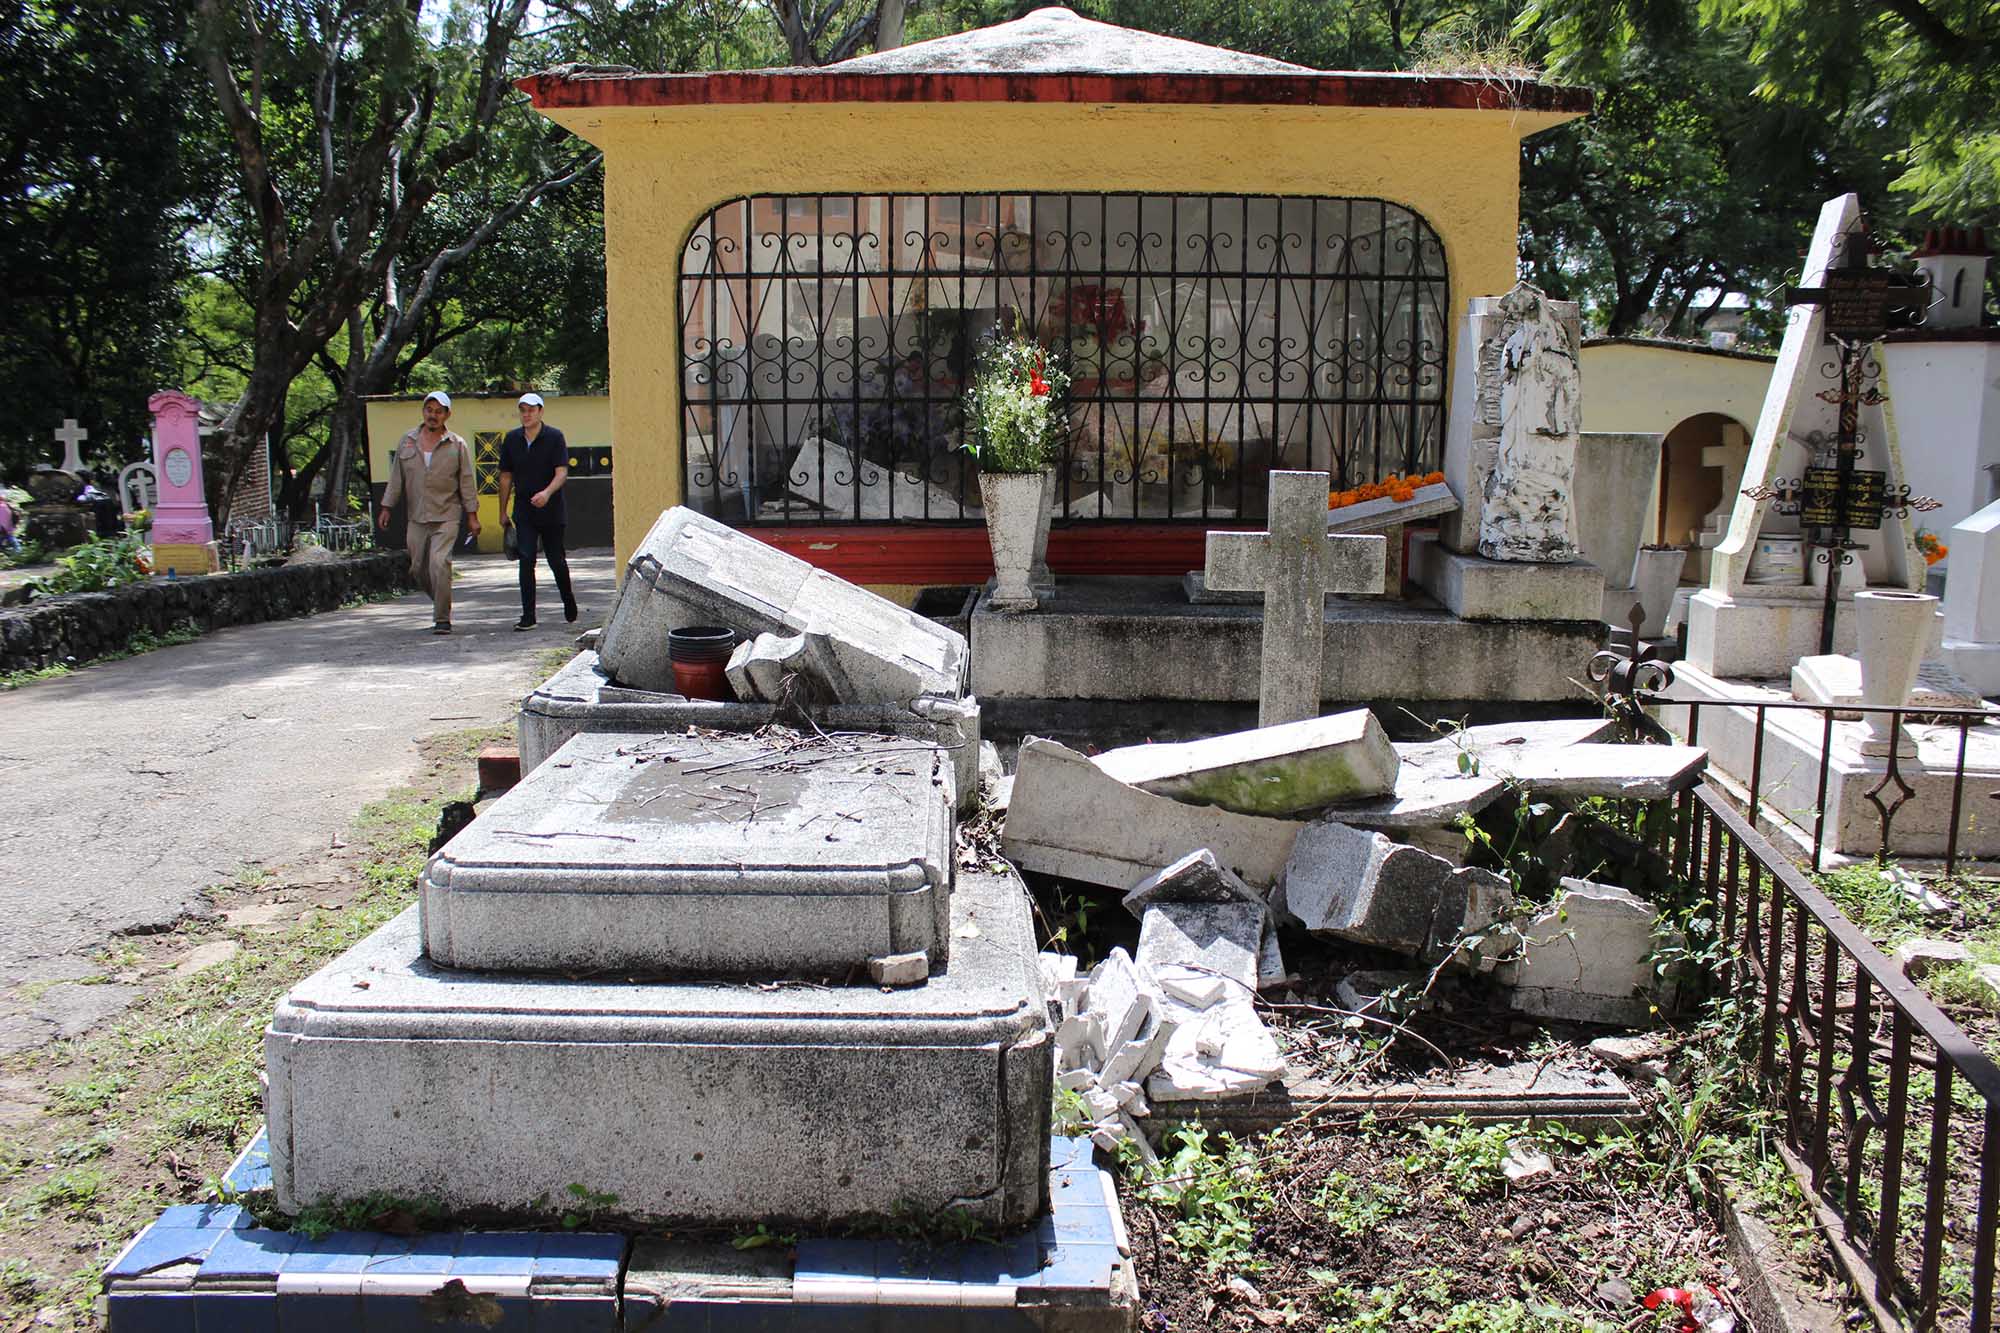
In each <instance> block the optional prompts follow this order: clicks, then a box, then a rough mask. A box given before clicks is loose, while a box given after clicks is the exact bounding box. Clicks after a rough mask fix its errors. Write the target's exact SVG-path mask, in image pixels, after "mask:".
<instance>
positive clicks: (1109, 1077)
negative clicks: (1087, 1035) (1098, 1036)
mask: <svg viewBox="0 0 2000 1333" xmlns="http://www.w3.org/2000/svg"><path fill="white" fill-rule="evenodd" d="M1178 1028H1179V1023H1178V1022H1177V1021H1176V1020H1175V1019H1174V1018H1172V1017H1171V1016H1169V1014H1168V1013H1166V1012H1165V1011H1163V1010H1159V1009H1156V1008H1153V1007H1150V1006H1149V1007H1148V1009H1147V1012H1146V1021H1145V1022H1144V1023H1143V1024H1142V1025H1141V1026H1140V1028H1139V1031H1138V1032H1136V1033H1134V1034H1133V1037H1132V1040H1130V1041H1128V1042H1126V1043H1125V1044H1124V1045H1122V1046H1120V1047H1119V1048H1118V1049H1117V1050H1115V1051H1113V1052H1112V1053H1111V1055H1110V1057H1109V1058H1108V1059H1106V1060H1105V1062H1104V1064H1103V1066H1102V1067H1101V1068H1100V1069H1099V1070H1098V1071H1097V1083H1098V1086H1099V1087H1110V1086H1113V1085H1116V1084H1119V1083H1124V1082H1128V1081H1130V1080H1133V1079H1142V1078H1144V1077H1146V1075H1148V1074H1150V1073H1152V1072H1153V1070H1154V1068H1155V1067H1156V1066H1158V1064H1159V1063H1160V1057H1161V1056H1162V1055H1163V1054H1165V1052H1166V1048H1167V1043H1168V1042H1169V1041H1170V1040H1172V1038H1173V1035H1174V1033H1175V1031H1176V1030H1177V1029H1178Z"/></svg>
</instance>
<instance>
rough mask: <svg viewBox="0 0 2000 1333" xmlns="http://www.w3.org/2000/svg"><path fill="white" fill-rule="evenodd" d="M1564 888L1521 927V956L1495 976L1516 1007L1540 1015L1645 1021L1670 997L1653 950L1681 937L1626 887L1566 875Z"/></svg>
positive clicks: (1584, 1020)
mask: <svg viewBox="0 0 2000 1333" xmlns="http://www.w3.org/2000/svg"><path fill="white" fill-rule="evenodd" d="M1563 889H1564V892H1563V894H1562V895H1561V896H1560V897H1558V898H1557V899H1556V901H1555V902H1554V903H1553V904H1551V905H1550V907H1549V908H1548V910H1546V911H1544V912H1541V913H1539V914H1538V915H1536V916H1534V917H1532V918H1530V919H1529V920H1528V921H1526V922H1525V923H1523V924H1522V925H1521V927H1520V933H1521V947H1520V950H1519V956H1518V957H1516V958H1513V959H1511V960H1509V961H1508V962H1505V963H1502V964H1501V965H1500V966H1499V968H1498V969H1497V970H1496V971H1495V973H1494V976H1495V979H1496V980H1498V981H1499V982H1500V983H1501V984H1502V985H1505V986H1509V987H1512V994H1511V995H1510V997H1509V999H1510V1002H1511V1004H1512V1006H1513V1007H1514V1008H1515V1009H1516V1010H1518V1011H1520V1012H1522V1013H1526V1014H1534V1015H1536V1016H1538V1017H1542V1018H1557V1019H1567V1020H1569V1021H1572V1022H1578V1023H1610V1024H1616V1025H1619V1026H1622V1027H1640V1026H1643V1025H1645V1024H1646V1023H1648V1022H1650V1021H1651V1019H1652V1017H1653V1013H1654V1007H1655V1004H1654V999H1653V996H1654V995H1655V994H1657V995H1658V996H1659V1005H1660V1007H1662V1008H1664V1007H1666V1006H1667V1005H1668V1004H1669V1003H1670V1002H1671V999H1672V996H1671V986H1663V985H1662V984H1661V983H1660V981H1659V978H1658V977H1657V976H1656V974H1655V971H1654V967H1653V956H1654V955H1655V954H1656V953H1657V952H1658V951H1659V950H1661V949H1662V948H1665V947H1668V946H1671V945H1673V944H1675V943H1677V942H1678V939H1679V937H1678V935H1677V933H1675V932H1673V931H1672V930H1670V929H1667V928H1665V927H1663V926H1662V925H1661V924H1660V914H1659V911H1658V909H1656V908H1655V907H1654V906H1653V905H1652V904H1651V903H1649V902H1647V901H1646V900H1645V899H1643V898H1640V897H1638V896H1637V895H1635V894H1632V893H1628V892H1627V891H1626V890H1624V889H1621V888H1617V887H1615V886H1613V885H1609V884H1593V883H1591V882H1590V881H1588V880H1581V879H1566V880H1564V881H1563Z"/></svg>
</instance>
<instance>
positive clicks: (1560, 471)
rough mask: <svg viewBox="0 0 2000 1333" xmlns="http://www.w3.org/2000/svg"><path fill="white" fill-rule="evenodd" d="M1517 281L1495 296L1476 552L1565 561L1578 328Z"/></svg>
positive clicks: (1570, 553)
mask: <svg viewBox="0 0 2000 1333" xmlns="http://www.w3.org/2000/svg"><path fill="white" fill-rule="evenodd" d="M1550 305H1551V303H1550V302H1549V300H1548V298H1547V297H1545V296H1543V295H1542V293H1541V292H1540V291H1538V290H1536V289H1535V288H1533V287H1530V286H1528V285H1527V284H1526V283H1521V284H1519V285H1518V286H1516V287H1515V288H1514V290H1513V291H1511V292H1508V293H1507V295H1506V296H1504V297H1502V298H1501V302H1500V310H1501V315H1502V324H1501V329H1500V336H1499V338H1498V339H1497V340H1496V341H1497V342H1498V343H1499V345H1500V356H1499V358H1498V360H1499V365H1498V366H1497V370H1498V372H1499V376H1500V395H1499V397H1500V440H1499V449H1498V454H1497V456H1496V458H1495V460H1494V465H1493V471H1492V473H1491V474H1490V475H1489V476H1488V477H1487V479H1486V490H1485V506H1484V508H1483V509H1482V511H1481V513H1480V519H1479V554H1481V555H1482V556H1485V557H1486V558H1487V559H1489V560H1530V561H1543V562H1550V563H1558V564H1567V563H1568V562H1570V561H1572V560H1575V559H1576V557H1577V547H1576V536H1575V532H1574V524H1573V523H1572V521H1571V515H1570V485H1571V482H1572V480H1573V479H1574V477H1575V474H1576V447H1577V428H1578V418H1579V416H1580V414H1581V413H1580V408H1581V403H1582V373H1581V363H1580V361H1579V360H1578V336H1577V328H1576V326H1575V325H1574V324H1572V323H1571V322H1569V321H1568V320H1565V319H1562V318H1560V317H1558V316H1557V315H1556V313H1555V312H1554V311H1553V310H1551V309H1550Z"/></svg>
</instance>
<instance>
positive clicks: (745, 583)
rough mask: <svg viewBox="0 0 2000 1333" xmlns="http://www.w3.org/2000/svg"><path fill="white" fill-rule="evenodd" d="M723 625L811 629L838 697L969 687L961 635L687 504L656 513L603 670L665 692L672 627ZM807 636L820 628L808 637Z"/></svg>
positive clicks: (753, 630) (906, 696) (609, 636)
mask: <svg viewBox="0 0 2000 1333" xmlns="http://www.w3.org/2000/svg"><path fill="white" fill-rule="evenodd" d="M693 624H722V625H727V626H729V627H730V628H732V629H734V630H736V631H737V632H738V633H740V634H743V635H746V636H750V637H753V638H754V637H755V636H757V635H760V634H775V635H779V636H795V635H800V634H806V635H807V636H808V649H809V653H808V656H809V657H810V659H811V663H812V669H813V670H814V671H815V672H818V673H823V674H824V675H825V677H826V679H825V680H824V681H823V682H822V683H823V684H824V685H826V686H827V687H828V697H829V698H831V699H833V700H834V701H835V702H839V703H907V702H908V701H909V700H910V699H912V698H914V697H915V696H917V695H919V694H930V695H938V696H942V697H944V698H952V699H955V698H958V697H960V696H962V695H963V694H964V693H965V680H966V663H967V656H968V650H967V645H966V642H965V639H964V637H963V636H962V635H960V634H958V633H957V632H956V631H954V630H951V629H948V628H946V627H945V626H943V625H940V624H937V623H936V622H935V621H932V620H930V619H929V618H928V617H925V616H920V615H918V614H917V613H916V612H914V611H910V610H906V609H905V608H903V607H900V606H898V605H896V604H895V603H894V602H892V601H889V600H888V599H887V598H885V597H878V596H876V595H875V594H874V593H871V592H869V591H867V590H866V589H864V588H860V587H857V586H855V585H854V584H852V583H849V582H847V581H846V580H845V579H842V578H838V577H836V576H835V575H832V574H829V573H827V572H826V571H825V570H822V569H817V568H815V567H813V566H812V565H810V564H808V563H807V562H806V561H804V560H800V559H799V558H797V557H796V556H792V555H787V554H786V553H785V552H783V551H780V550H778V549H777V548H776V547H773V546H770V545H767V544H766V543H764V542H761V541H759V540H757V538H755V537H754V536H751V535H750V534H748V533H743V532H738V531H736V530H735V529H733V528H730V527H727V526H725V525H723V524H721V523H717V522H716V521H715V520H713V519H711V518H708V517H706V516H704V515H702V514H699V513H696V512H695V511H694V510H692V509H688V508H686V507H684V506H677V507H675V508H673V509H669V510H667V511H666V512H665V513H663V514H661V515H660V517H659V520H658V521H657V522H656V523H654V524H653V527H652V530H651V531H650V532H648V533H647V534H646V537H645V539H644V540H643V541H642V542H641V543H640V544H639V549H638V550H637V551H636V552H634V553H633V556H632V559H631V561H630V562H629V564H628V565H627V566H626V577H625V582H624V584H623V586H622V587H621V588H620V589H619V593H618V601H617V603H616V605H615V606H613V608H612V611H611V618H610V620H609V621H608V622H606V624H605V627H604V635H603V638H602V639H601V640H600V641H599V648H598V651H599V654H600V656H601V657H602V659H603V663H604V668H605V670H606V671H607V672H608V673H609V674H610V676H611V677H612V679H613V680H614V681H616V682H617V683H618V684H620V685H623V686H626V687H628V688H634V689H647V690H665V689H668V688H671V685H672V681H673V671H672V668H671V666H670V665H669V663H668V662H667V655H666V643H667V632H668V631H669V630H670V629H673V628H675V627H677V626H683V625H693ZM812 635H820V636H823V639H822V641H821V642H819V643H818V644H817V645H815V644H814V643H813V642H812V639H811V636H812Z"/></svg>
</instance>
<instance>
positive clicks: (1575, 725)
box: [1326, 717, 1612, 831]
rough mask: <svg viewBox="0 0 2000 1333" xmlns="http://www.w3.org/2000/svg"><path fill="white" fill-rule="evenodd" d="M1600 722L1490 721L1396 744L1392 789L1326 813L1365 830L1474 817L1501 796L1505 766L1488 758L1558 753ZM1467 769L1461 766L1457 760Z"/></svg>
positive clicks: (1604, 723)
mask: <svg viewBox="0 0 2000 1333" xmlns="http://www.w3.org/2000/svg"><path fill="white" fill-rule="evenodd" d="M1611 725H1612V724H1611V720H1610V719H1609V718H1604V717H1592V718H1555V719H1552V720H1549V721H1544V722H1492V723H1485V724H1482V725H1480V726H1476V727H1465V728H1462V729H1461V730H1458V731H1455V732H1453V733H1451V735H1449V736H1445V737H1441V738H1439V739H1437V740H1433V741H1399V742H1397V743H1396V753H1397V755H1398V756H1400V757H1401V759H1402V761H1403V766H1402V768H1401V769H1400V770H1399V771H1398V772H1397V774H1396V789H1395V791H1393V792H1391V793H1389V794H1388V795H1386V796H1379V797H1376V798H1375V799H1373V800H1368V801H1352V802H1347V803H1345V804H1342V805H1339V806H1335V807H1333V808H1330V809H1329V810H1328V811H1327V812H1326V813H1327V817H1328V818H1331V819H1338V820H1340V821H1341V822H1342V823H1343V824H1349V825H1352V826H1354V827H1356V828H1367V829H1395V830H1399V831H1400V830H1409V829H1424V828H1435V827H1438V826H1441V825H1448V824H1451V823H1452V822H1454V821H1455V820H1457V818H1458V817H1459V816H1460V815H1469V814H1476V813H1478V812H1479V811H1480V810H1483V809H1485V808H1486V807H1487V806H1488V805H1490V804H1492V803H1493V802H1494V801H1496V800H1498V799H1499V798H1500V797H1501V795H1503V794H1504V793H1505V791H1506V784H1505V783H1503V782H1502V781H1501V776H1500V775H1501V773H1502V772H1503V771H1504V770H1505V763H1504V761H1503V762H1502V763H1500V764H1497V765H1495V766H1494V767H1493V768H1492V769H1491V770H1489V768H1488V765H1487V762H1486V761H1487V759H1488V757H1489V756H1494V755H1506V754H1508V753H1509V752H1512V751H1516V750H1520V749H1523V748H1535V749H1558V748H1564V747H1568V746H1572V745H1580V744H1583V743H1584V742H1586V741H1589V740H1591V739H1592V738H1593V737H1597V736H1601V735H1603V734H1604V733H1605V732H1606V731H1608V730H1610V728H1611ZM1461 755H1463V756H1467V757H1468V759H1469V764H1467V765H1463V766H1462V765H1461V764H1460V762H1459V760H1460V756H1461Z"/></svg>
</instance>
